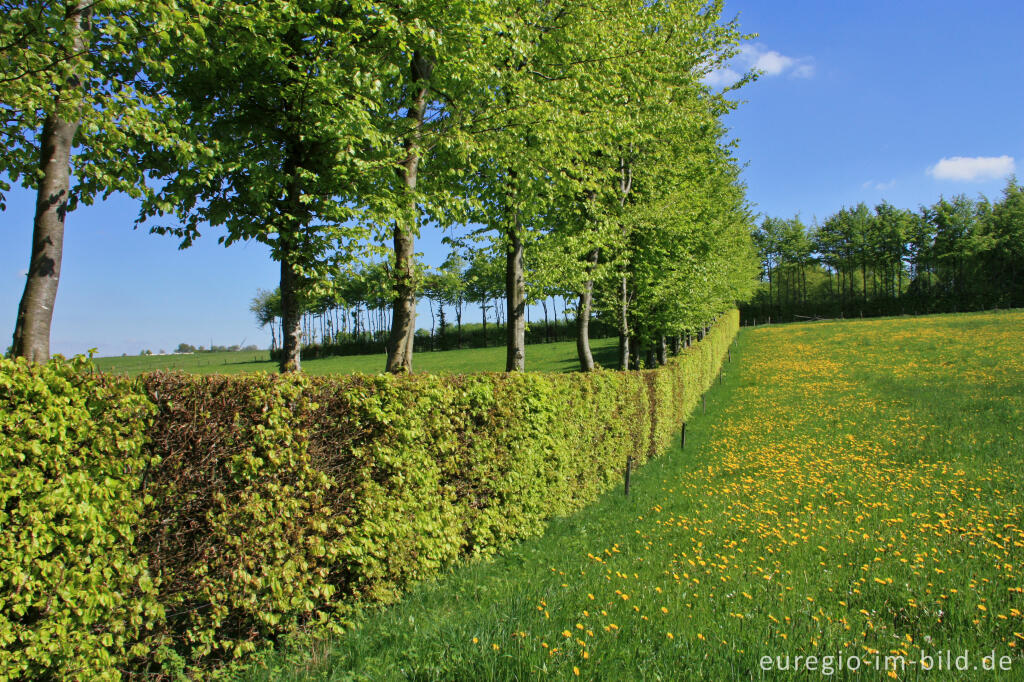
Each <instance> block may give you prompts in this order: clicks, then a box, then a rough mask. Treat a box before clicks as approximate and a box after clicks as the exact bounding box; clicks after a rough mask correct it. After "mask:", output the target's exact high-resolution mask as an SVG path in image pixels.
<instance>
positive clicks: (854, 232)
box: [742, 177, 1024, 320]
mask: <svg viewBox="0 0 1024 682" xmlns="http://www.w3.org/2000/svg"><path fill="white" fill-rule="evenodd" d="M754 239H755V242H756V244H757V248H758V252H759V254H760V257H761V285H760V287H759V288H758V290H757V292H756V293H755V295H754V296H753V298H752V299H751V300H750V302H749V303H747V304H745V305H744V306H743V307H742V310H743V312H744V314H745V316H746V317H747V318H760V319H762V320H766V319H767V318H769V317H772V318H774V319H779V320H784V319H795V318H797V317H810V316H817V315H830V316H839V315H846V316H855V315H891V314H904V313H927V312H949V311H958V310H959V311H965V310H978V309H985V308H993V307H1018V306H1022V305H1024V189H1022V187H1021V185H1020V184H1019V183H1018V182H1017V180H1016V178H1013V177H1011V178H1009V179H1008V180H1007V183H1006V186H1005V188H1004V189H1003V192H1002V196H1001V197H1000V198H999V199H998V200H996V201H990V200H989V199H987V198H985V197H984V196H982V197H979V198H977V199H972V198H969V197H967V196H965V195H962V194H961V195H957V196H954V197H952V198H950V199H946V198H945V197H943V198H940V199H939V200H938V201H936V202H935V203H933V204H931V205H929V206H921V207H920V208H919V209H918V210H916V211H914V210H910V209H905V208H896V207H895V206H893V205H892V204H889V203H888V202H882V203H880V204H878V205H877V206H876V207H875V208H874V209H871V208H869V207H868V206H867V205H866V204H864V203H860V204H857V205H856V206H853V207H844V208H842V209H840V210H839V211H838V212H836V213H835V214H833V215H831V216H829V217H828V218H826V219H825V220H824V221H823V222H822V223H820V224H816V225H813V226H811V227H807V226H806V225H804V224H803V222H802V221H801V220H800V218H799V216H797V217H794V218H789V219H782V218H773V217H769V218H765V219H764V221H763V222H762V223H761V226H760V227H759V228H758V230H757V232H756V233H755V235H754Z"/></svg>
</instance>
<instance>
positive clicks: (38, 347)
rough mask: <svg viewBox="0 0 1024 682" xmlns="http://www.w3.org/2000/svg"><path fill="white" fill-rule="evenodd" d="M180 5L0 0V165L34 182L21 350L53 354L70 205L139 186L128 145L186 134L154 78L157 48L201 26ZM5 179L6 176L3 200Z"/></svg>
mask: <svg viewBox="0 0 1024 682" xmlns="http://www.w3.org/2000/svg"><path fill="white" fill-rule="evenodd" d="M174 6H175V3H174V2H173V1H172V0H168V1H167V2H163V1H162V0H147V2H145V3H131V2H126V1H125V0H90V1H88V2H86V1H84V0H79V1H76V2H49V3H42V2H0V35H2V36H3V39H2V43H3V44H2V45H0V84H2V85H0V87H2V95H0V140H2V145H0V146H2V149H3V152H2V153H0V173H4V174H6V175H7V176H8V177H10V178H11V179H12V180H14V181H15V182H19V183H20V184H22V185H23V186H25V187H26V188H29V189H32V190H35V192H36V209H35V217H34V220H33V228H32V253H31V256H30V259H29V268H28V275H27V279H26V282H25V290H24V293H23V295H22V298H21V302H20V304H19V306H18V317H17V322H16V324H15V328H14V342H13V345H12V352H13V354H14V355H15V356H20V357H25V358H27V359H28V360H29V361H31V362H46V361H47V360H48V359H49V357H50V326H51V323H52V320H53V310H54V304H55V302H56V298H57V288H58V284H59V281H60V271H61V262H62V260H63V244H64V224H65V221H66V219H67V215H68V213H70V212H71V211H73V210H74V209H75V207H76V206H77V205H78V204H79V203H85V204H88V203H91V202H92V200H93V198H94V197H95V196H96V195H97V194H102V195H104V196H105V195H108V194H110V193H111V192H115V191H125V192H128V193H129V194H131V195H133V196H138V195H139V194H140V193H141V192H143V191H145V183H144V178H143V177H142V175H141V174H140V173H139V170H138V168H137V167H136V166H135V165H133V164H131V163H129V162H128V160H127V159H128V154H127V151H128V149H129V148H130V147H132V146H133V145H134V144H138V143H139V141H147V140H159V139H165V140H168V141H171V140H176V139H179V136H178V135H177V134H176V132H175V131H176V130H177V128H178V126H176V125H175V122H174V121H173V120H170V121H168V120H164V119H162V118H161V117H159V115H158V114H159V112H160V111H161V110H163V109H164V108H165V105H166V100H165V98H164V97H163V95H162V93H161V92H160V91H159V90H158V89H154V88H152V87H151V84H150V83H149V82H148V80H147V78H151V77H159V76H160V75H161V74H162V73H164V72H165V65H164V64H162V63H161V62H160V60H159V59H155V58H154V53H155V51H156V50H155V48H157V47H158V46H160V45H161V44H166V43H168V42H172V41H173V42H174V43H176V44H178V45H188V44H190V43H192V42H193V41H194V40H195V38H196V36H197V35H198V34H201V30H200V29H198V27H199V26H200V25H201V22H202V12H203V8H202V7H198V8H197V13H196V16H195V17H194V21H193V22H192V23H190V24H186V25H181V24H180V22H177V21H176V15H175V13H174ZM183 146H185V147H187V145H183ZM190 151H192V152H194V151H195V149H194V148H192V149H191V150H190ZM8 189H10V188H9V186H7V185H6V184H4V183H3V182H2V181H0V210H2V209H3V208H4V195H3V192H4V191H6V190H8Z"/></svg>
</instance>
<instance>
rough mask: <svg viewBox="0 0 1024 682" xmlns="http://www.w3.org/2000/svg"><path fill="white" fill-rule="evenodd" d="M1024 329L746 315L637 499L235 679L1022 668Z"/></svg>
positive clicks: (1007, 315)
mask: <svg viewBox="0 0 1024 682" xmlns="http://www.w3.org/2000/svg"><path fill="white" fill-rule="evenodd" d="M1022 338H1024V312H1022V311H1010V312H997V313H978V314H961V315H944V316H929V317H915V318H890V319H877V320H863V321H861V320H857V321H845V322H817V323H807V324H793V325H784V326H773V327H760V328H755V329H750V328H744V329H743V331H742V332H741V335H740V337H739V339H738V341H737V343H736V346H735V348H734V349H733V352H732V362H731V363H729V364H727V365H725V377H724V382H723V383H722V384H721V385H719V386H715V387H714V388H713V389H712V390H711V391H710V392H709V393H708V396H707V398H708V400H707V414H706V416H701V415H699V414H698V415H696V416H694V417H693V418H691V420H690V423H689V424H688V428H687V434H686V435H687V437H686V444H685V450H680V448H679V447H678V445H677V447H676V448H674V449H673V451H671V452H669V453H667V454H666V455H664V456H662V457H661V458H659V459H657V460H655V461H653V462H652V463H650V464H649V465H647V466H646V467H645V468H644V469H642V470H640V471H639V472H636V473H635V474H634V477H633V487H632V493H631V495H630V496H629V497H628V498H627V497H625V496H624V495H623V494H622V492H621V491H617V492H615V493H610V494H607V495H605V496H604V497H603V498H601V500H600V501H599V502H597V503H596V504H595V505H593V506H591V507H589V508H587V509H585V510H583V511H582V512H580V513H578V514H575V515H573V516H571V517H567V518H562V519H557V520H555V521H554V522H552V524H551V525H550V527H549V529H548V532H547V533H546V534H545V535H544V536H543V537H540V538H537V539H536V540H532V541H527V542H524V543H521V544H519V545H517V546H515V547H513V548H511V549H509V550H508V551H506V552H504V553H503V554H501V555H500V556H499V557H497V558H496V559H494V560H493V561H486V562H485V561H479V562H475V563H473V562H470V563H464V564H462V565H460V566H457V567H455V568H454V569H453V570H452V571H450V572H449V573H448V574H446V575H445V576H444V577H442V578H441V579H439V580H435V581H429V582H426V583H422V584H420V585H418V586H416V587H414V588H412V589H411V590H410V591H409V592H408V593H407V594H406V596H405V598H404V599H403V600H402V602H400V603H399V604H396V605H393V606H390V607H386V608H383V609H380V610H368V611H366V612H364V613H363V614H362V615H361V616H359V617H357V618H356V619H355V622H354V623H353V624H352V627H351V628H350V629H349V631H348V632H347V633H346V634H344V635H342V636H339V637H335V638H333V639H330V640H317V639H312V638H306V639H305V640H304V641H302V640H295V641H293V642H292V643H291V644H290V645H286V646H285V647H283V648H282V649H281V650H280V651H278V652H277V653H275V654H272V655H270V656H269V657H267V658H266V659H265V660H264V662H263V665H262V666H257V667H255V668H250V669H248V670H246V671H243V672H242V677H243V678H246V679H258V680H270V679H274V680H277V679H286V680H305V679H325V680H326V679H330V680H350V679H372V680H378V679H380V680H391V679H416V680H428V679H430V680H433V679H444V680H512V679H518V680H522V679H534V678H540V677H543V678H548V677H551V678H554V679H577V678H580V679H588V680H627V679H632V680H637V679H651V680H653V679H666V680H680V679H683V680H685V679H709V680H729V679H789V678H791V677H792V678H794V679H822V678H825V679H852V678H855V679H878V678H881V679H890V678H895V679H927V680H933V679H934V680H940V679H962V678H963V676H964V673H963V672H958V671H948V670H939V669H938V668H939V665H940V664H941V665H943V666H944V665H945V664H946V660H947V659H946V658H945V652H947V651H951V652H953V654H952V657H951V659H949V660H951V662H952V663H953V665H954V666H955V665H957V658H958V657H961V655H962V654H964V653H965V652H966V653H967V655H968V659H967V661H966V665H967V666H968V671H971V672H970V673H969V674H970V676H971V677H974V676H981V674H982V668H983V666H986V665H988V664H989V662H991V663H992V665H994V666H995V667H996V671H995V672H994V673H992V672H989V673H987V675H990V676H992V677H993V678H994V679H1008V680H1009V679H1022V678H1024V658H1022V651H1024V614H1022V611H1024V575H1022V572H1024V527H1022V526H1024V520H1022V514H1024V466H1022V462H1021V455H1022V452H1024V344H1022V343H1021V340H1022ZM992 652H994V653H995V659H994V660H993V661H989V660H988V659H984V658H983V657H987V656H991V654H992ZM786 656H788V657H789V660H788V663H787V660H786V659H785V658H784V657H786ZM796 656H800V657H802V658H801V659H800V660H799V661H796V660H795V657H796ZM811 656H815V657H817V658H815V659H813V660H814V663H813V664H812V663H811V659H809V658H807V657H811ZM765 657H771V660H770V663H768V664H767V665H766V660H767V659H765ZM960 660H961V661H962V660H963V659H962V658H961V659H960ZM929 661H930V662H931V669H927V668H928V663H929ZM782 665H788V667H789V668H790V670H789V671H786V672H779V670H778V668H780V667H781V666H782ZM794 665H795V666H796V667H797V668H798V670H797V671H796V672H793V668H794ZM854 667H857V668H859V670H857V671H856V672H852V669H853V668H854ZM1007 667H1008V668H1009V669H1007ZM766 668H767V669H766ZM1000 668H1002V671H1001V672H1000ZM829 671H831V674H828V672H829ZM974 671H976V672H974ZM985 679H988V677H985Z"/></svg>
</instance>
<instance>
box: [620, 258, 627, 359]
mask: <svg viewBox="0 0 1024 682" xmlns="http://www.w3.org/2000/svg"><path fill="white" fill-rule="evenodd" d="M619 369H629V282H628V281H627V279H626V275H625V274H623V275H622V281H621V287H620V289H619Z"/></svg>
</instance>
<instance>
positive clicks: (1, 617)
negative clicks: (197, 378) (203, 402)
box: [0, 358, 162, 680]
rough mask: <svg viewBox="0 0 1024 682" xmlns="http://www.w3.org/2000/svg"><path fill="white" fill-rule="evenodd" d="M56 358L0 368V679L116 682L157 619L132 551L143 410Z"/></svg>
mask: <svg viewBox="0 0 1024 682" xmlns="http://www.w3.org/2000/svg"><path fill="white" fill-rule="evenodd" d="M90 367H91V364H90V363H89V362H88V361H86V360H84V359H82V358H77V359H75V360H72V361H70V362H67V361H64V360H63V359H61V358H56V359H54V360H53V361H52V362H51V363H49V364H47V365H44V366H38V365H29V364H26V363H25V361H24V360H19V361H17V362H14V361H11V360H7V359H3V358H0V645H2V648H0V680H10V679H15V680H16V679H40V678H45V679H82V680H94V679H117V678H118V677H120V675H119V673H118V670H117V667H118V666H120V665H124V664H125V663H126V662H128V661H130V660H132V659H138V658H140V657H144V656H147V655H148V654H150V653H151V652H150V649H149V646H148V639H147V637H146V634H145V630H146V626H147V625H148V626H149V627H153V626H154V625H155V624H156V623H157V622H159V621H160V620H161V616H162V608H161V606H160V604H159V602H158V594H157V590H156V588H155V584H154V582H153V580H152V579H151V577H150V574H149V572H148V571H147V570H146V561H145V557H140V556H139V555H138V554H137V553H136V552H135V550H134V546H133V528H134V527H135V526H136V525H137V524H138V523H139V520H140V516H141V513H142V510H143V503H144V501H145V500H144V496H142V495H139V494H138V487H139V480H140V477H141V476H142V475H143V472H144V471H145V469H146V467H147V466H148V465H149V464H153V463H154V462H153V460H152V458H151V456H149V455H147V454H146V453H145V452H144V451H143V442H144V438H143V434H144V432H145V429H146V425H147V424H148V423H149V422H148V420H149V417H150V414H151V413H152V410H153V406H152V405H151V404H149V403H148V401H147V400H146V399H145V398H144V397H143V396H142V395H139V394H138V393H137V392H135V391H133V390H132V389H131V387H130V386H128V385H127V384H126V383H125V382H124V381H120V380H112V379H107V378H106V377H104V376H103V375H98V374H93V373H92V372H91V371H90Z"/></svg>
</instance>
